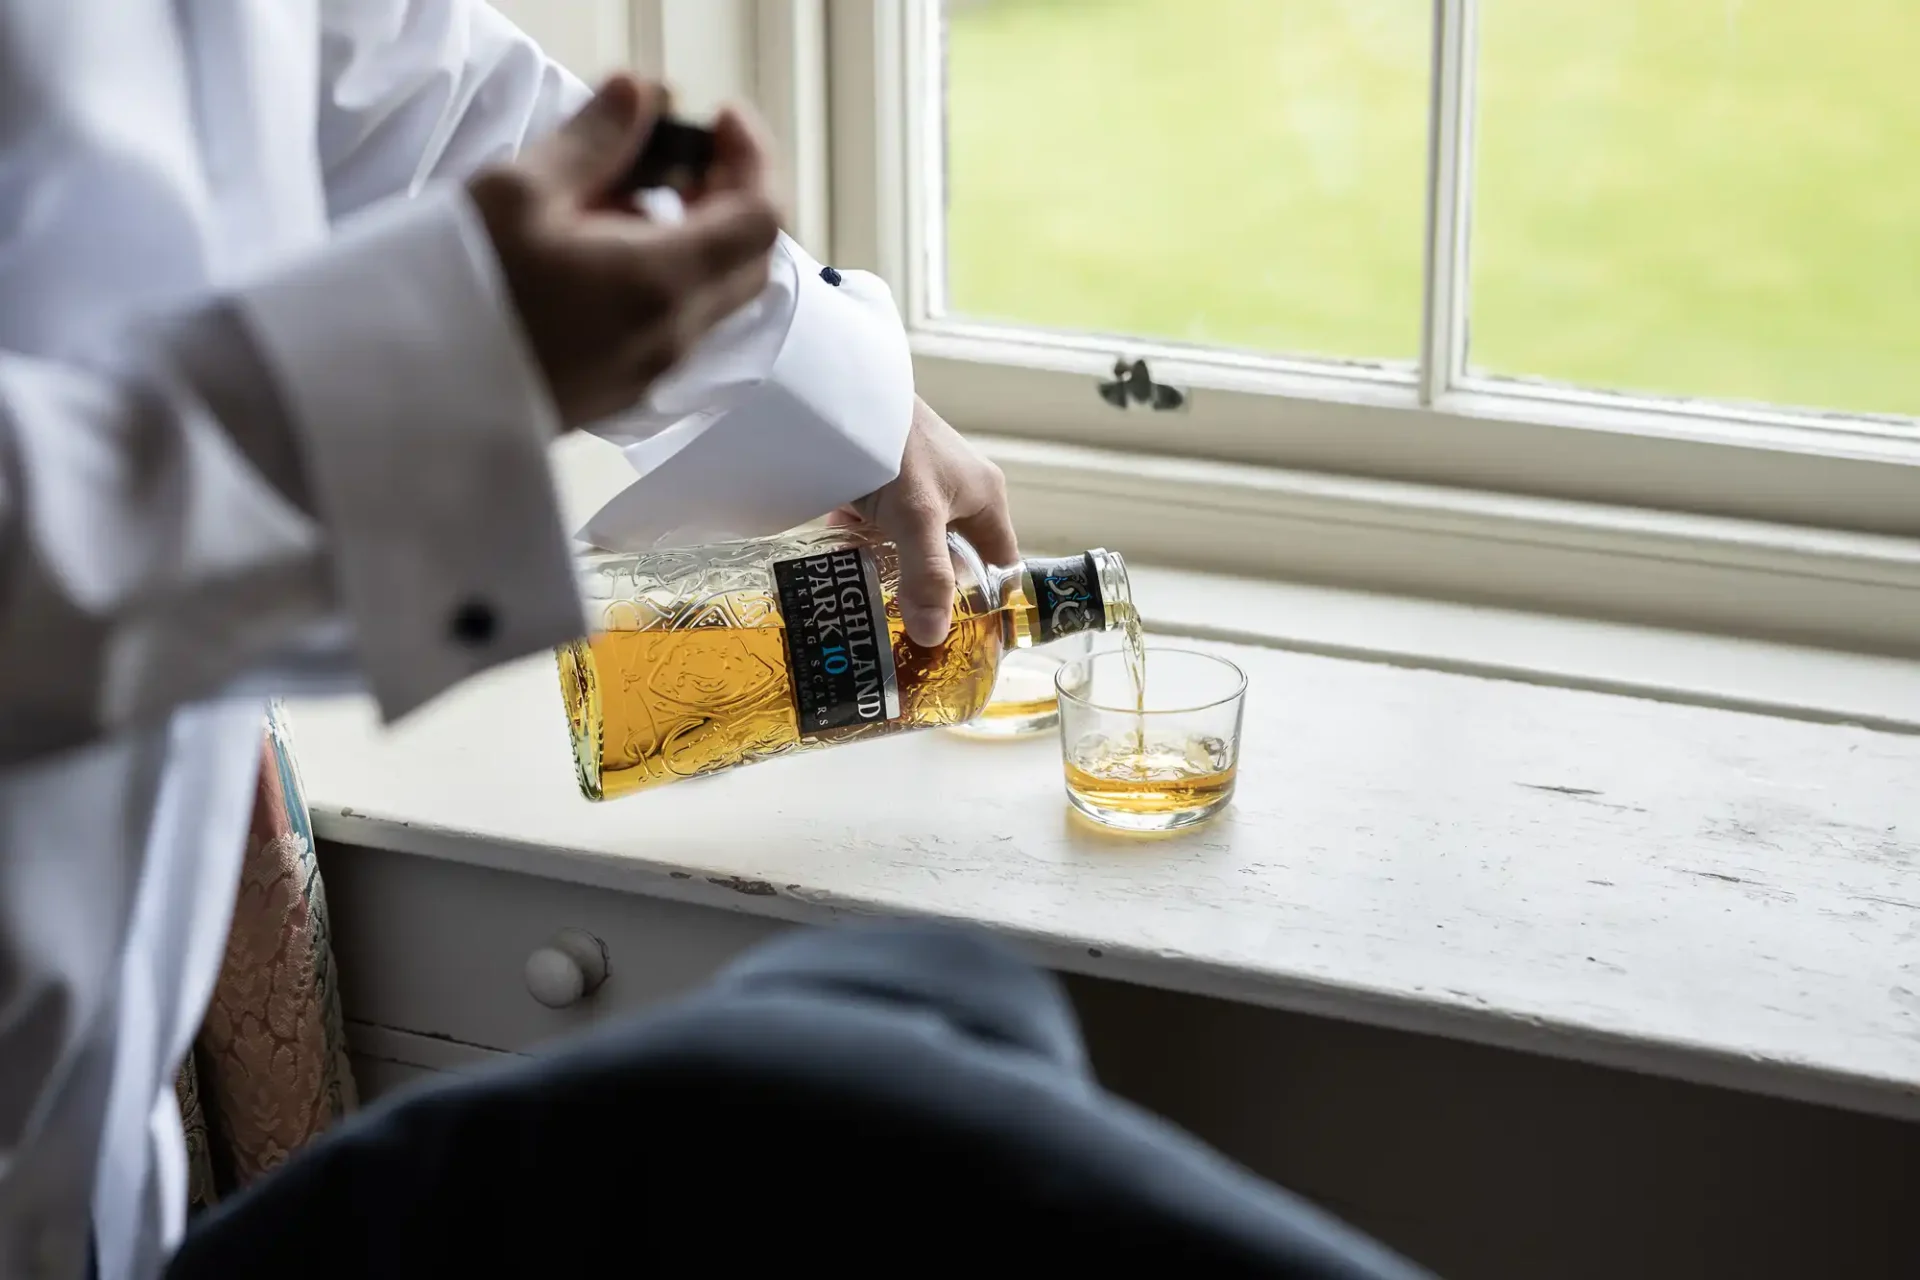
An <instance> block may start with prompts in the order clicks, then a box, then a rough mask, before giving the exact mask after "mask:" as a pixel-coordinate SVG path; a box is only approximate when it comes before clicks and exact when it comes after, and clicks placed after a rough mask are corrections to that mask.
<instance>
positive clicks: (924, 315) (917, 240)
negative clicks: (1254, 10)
mask: <svg viewBox="0 0 1920 1280" xmlns="http://www.w3.org/2000/svg"><path fill="white" fill-rule="evenodd" d="M936 4H937V0H829V4H828V17H829V22H828V27H829V38H828V41H827V50H826V57H827V63H828V65H827V67H826V68H825V69H823V70H822V72H821V73H820V74H824V75H825V76H826V78H827V79H828V81H829V83H830V89H831V95H830V96H831V109H830V113H829V119H830V127H831V130H832V137H831V148H830V150H831V167H832V183H831V186H832V229H833V235H832V251H833V253H834V255H835V257H836V259H837V260H838V261H841V262H842V263H845V264H848V265H853V266H858V267H863V268H866V269H868V270H872V271H875V272H876V273H878V274H879V275H881V276H882V277H883V278H885V279H886V280H887V281H888V282H889V284H890V285H891V286H892V287H893V288H894V290H895V296H896V297H897V298H898V299H899V300H900V303H901V308H902V313H903V315H904V317H905V319H906V322H907V326H908V332H909V335H910V339H911V344H912V348H913V351H914V355H915V363H916V372H917V374H918V377H919V382H920V386H921V388H922V391H923V394H924V395H925V396H926V398H927V399H928V401H929V402H930V403H934V404H936V405H937V407H939V408H940V410H941V412H942V413H944V414H946V415H947V416H948V417H949V419H951V420H952V421H954V422H955V424H956V425H958V426H961V427H962V428H963V429H970V430H975V431H984V432H990V433H994V434H1000V435H1009V436H1017V437H1022V438H1027V439H1033V440H1048V441H1056V442H1060V443H1063V444H1071V445H1082V446H1091V447H1096V448H1102V449H1117V450H1121V451H1128V452H1138V453H1141V454H1172V455H1175V456H1182V457H1194V458H1208V459H1214V460H1219V461H1228V462H1240V463H1250V464H1255V465H1260V466H1270V467H1281V468H1291V469H1303V470H1310V471H1331V472H1336V473H1340V474H1344V475H1351V476H1362V477H1374V478H1380V479H1391V480H1402V481H1411V482H1416V483H1427V484H1438V485H1446V486H1455V487H1465V488H1470V489H1482V490H1491V491H1499V492H1507V493H1524V494H1532V495H1538V496H1543V497H1554V498H1562V499H1569V500H1575V501H1583V502H1594V503H1605V504H1618V505H1628V506H1640V507H1652V508H1657V509H1661V510H1670V511H1689V512H1696V513H1702V514H1713V515H1722V516H1731V517H1737V518H1743V519H1750V520H1765V521H1778V522H1783V523H1789V524H1800V525H1811V526H1815V527H1819V528H1826V529H1848V530H1858V531H1868V532H1875V533H1882V534H1894V535H1904V534H1906V533H1908V532H1910V531H1911V530H1912V529H1913V528H1914V526H1915V524H1916V514H1920V425H1916V424H1915V423H1913V422H1910V421H1907V420H1903V419H1897V418H1885V419H1878V418H1872V417H1864V416H1859V415H1853V414H1840V413H1821V412H1815V411H1800V410H1791V409H1783V408H1777V407H1773V406H1746V405H1739V404H1730V403H1723V402H1713V401H1705V400H1686V399H1662V398H1654V397H1645V396H1633V395H1620V394H1612V393H1604V392H1597V391H1590V390H1583V389H1580V388H1573V387H1562V386H1558V385H1547V384H1533V383H1526V382H1516V381H1509V380H1505V379H1492V378H1486V377H1478V376H1474V375H1472V374H1470V373H1469V372H1468V371H1467V368H1466V360H1465V356H1466V351H1465V334H1466V325H1465V308H1466V305H1467V283H1468V273H1467V261H1468V250H1469V244H1468V233H1469V223H1470V218H1469V203H1470V199H1471V194H1472V193H1471V189H1470V188H1471V181H1470V174H1471V163H1472V152H1473V127H1472V126H1473V111H1472V93H1471V87H1472V80H1473V55H1474V48H1475V43H1476V42H1475V39H1474V30H1475V26H1476V19H1477V12H1478V8H1479V6H1478V4H1477V2H1476V0H1434V4H1433V17H1432V22H1433V33H1434V34H1433V46H1432V47H1433V76H1432V95H1431V96H1432V102H1431V106H1430V116H1429V147H1428V151H1429V165H1428V174H1427V183H1426V192H1427V195H1426V199H1427V210H1426V238H1427V245H1426V254H1425V260H1426V266H1425V275H1426V282H1425V288H1424V291H1423V295H1424V307H1423V310H1424V315H1423V317H1422V329H1421V332H1422V340H1421V360H1420V364H1419V367H1417V368H1411V369H1410V368H1406V367H1404V366H1400V367H1396V366H1393V365H1387V364H1378V365H1370V364H1365V363H1360V362H1355V363H1350V364H1335V363H1330V362H1321V361H1306V360H1297V359H1287V358H1284V357H1273V358H1268V357H1261V356H1253V355H1242V354H1235V353H1227V352H1220V353H1213V352H1203V351H1199V350H1195V349H1192V348H1186V347H1178V346H1172V345H1167V344H1160V343H1155V342H1152V341H1146V340H1140V339H1133V338H1124V337H1112V338H1081V337H1077V336H1067V335H1058V334H1049V333H1041V332H1037V331H1035V332H1028V331H1021V330H1017V329H1011V328H1006V327H1003V326H992V325H983V324H978V323H969V322H966V321H960V320H952V319H946V318H941V317H937V316H934V315H932V314H930V308H929V306H928V301H929V299H928V294H929V290H928V288H927V281H928V280H929V279H930V273H929V270H928V264H929V262H930V260H931V258H932V257H933V255H932V254H931V253H930V249H931V248H932V245H931V243H930V237H929V232H930V231H931V230H933V229H934V226H935V220H934V219H933V218H932V217H931V216H930V214H931V213H932V212H933V211H931V210H929V209H928V208H926V205H927V203H928V201H927V197H928V195H929V193H930V192H929V188H930V187H931V185H932V184H929V183H926V182H921V181H908V180H907V179H908V177H909V175H912V174H914V173H915V172H916V171H920V170H921V167H922V166H924V165H925V164H926V163H927V161H928V160H929V158H930V156H931V154H932V153H931V150H930V149H931V148H932V147H933V146H935V145H937V141H938V140H937V138H936V137H935V136H934V129H935V126H936V124H937V121H935V120H932V119H930V118H929V117H930V116H931V115H932V114H933V113H931V112H929V111H928V110H927V108H928V106H929V105H930V103H931V101H932V99H931V97H930V95H929V93H928V92H927V89H928V84H929V77H930V76H931V75H932V74H933V73H934V67H933V66H932V62H931V60H932V58H933V57H937V50H936V49H935V48H934V47H933V46H934V43H935V42H934V41H933V40H932V39H931V36H932V34H933V29H934V24H936V23H937V21H938V18H937V13H936V9H935V6H936ZM916 54H917V55H918V56H913V55H916ZM914 264H919V266H920V269H919V270H914V269H911V268H912V266H913V265H914ZM1122 355H1124V356H1125V357H1127V358H1128V359H1135V358H1144V359H1146V360H1147V361H1148V362H1149V365H1150V367H1151V368H1152V369H1153V371H1154V376H1155V378H1156V379H1157V380H1159V381H1162V382H1168V383H1171V384H1173V385H1175V386H1178V387H1181V388H1182V389H1183V390H1187V391H1189V392H1191V393H1192V394H1191V408H1190V409H1189V410H1186V411H1183V412H1180V413H1178V414H1173V415H1168V414H1153V413H1151V412H1148V411H1145V410H1127V411H1118V410H1115V409H1113V408H1111V407H1110V406H1108V405H1106V404H1105V403H1103V402H1102V401H1100V400H1099V398H1098V397H1097V395H1096V394H1095V383H1096V381H1097V380H1098V379H1100V378H1102V377H1109V376H1111V369H1112V365H1113V361H1114V359H1115V358H1116V357H1117V356H1122Z"/></svg>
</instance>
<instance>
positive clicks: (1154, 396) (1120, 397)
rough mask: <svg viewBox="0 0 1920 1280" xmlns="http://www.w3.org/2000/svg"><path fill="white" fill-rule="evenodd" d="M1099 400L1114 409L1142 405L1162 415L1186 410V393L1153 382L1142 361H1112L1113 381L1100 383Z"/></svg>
mask: <svg viewBox="0 0 1920 1280" xmlns="http://www.w3.org/2000/svg"><path fill="white" fill-rule="evenodd" d="M1100 398H1101V399H1102V400H1105V401H1106V402H1107V403H1108V404H1110V405H1112V406H1113V407H1114V408H1116V409H1127V408H1131V407H1132V406H1133V405H1136V404H1144V405H1147V406H1149V407H1151V408H1152V409H1154V410H1155V411H1156V412H1160V413H1165V412H1167V411H1169V410H1172V409H1182V408H1185V407H1186V403H1187V393H1186V392H1184V391H1182V390H1180V388H1178V387H1170V386H1168V385H1167V384H1166V383H1164V382H1155V381H1154V380H1153V374H1151V373H1150V372H1148V371H1147V362H1146V361H1145V360H1134V361H1132V362H1129V361H1128V360H1127V358H1126V357H1125V356H1122V357H1121V358H1120V359H1118V360H1116V361H1114V362H1113V381H1112V382H1102V383H1101V384H1100Z"/></svg>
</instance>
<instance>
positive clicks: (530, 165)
mask: <svg viewBox="0 0 1920 1280" xmlns="http://www.w3.org/2000/svg"><path fill="white" fill-rule="evenodd" d="M663 103H664V94H663V92H662V91H661V90H660V89H659V88H658V87H657V86H652V85H642V84H640V83H639V82H638V81H636V80H634V79H633V78H632V77H631V76H624V75H621V76H614V77H613V78H612V79H610V80H608V81H607V82H606V84H604V85H602V86H601V88H600V91H599V93H597V94H595V95H594V98H593V100H592V101H591V102H589V103H588V104H587V105H586V106H584V107H582V108H581V109H580V113H579V114H578V115H576V116H574V118H573V119H571V120H569V121H568V122H567V123H566V124H565V125H564V126H562V127H561V128H560V130H559V131H558V132H557V133H555V134H554V135H553V136H552V137H550V138H548V139H546V140H545V141H543V142H540V143H538V144H536V145H534V146H531V147H528V148H527V149H526V150H525V151H524V152H522V153H521V155H520V157H519V159H517V160H516V161H514V162H513V163H512V164H506V165H499V166H495V167H493V168H490V169H487V170H484V171H482V172H481V173H479V174H477V175H476V176H475V177H474V178H473V180H472V181H471V182H469V183H468V184H467V190H468V193H469V194H470V196H471V197H472V199H473V203H474V206H475V207H476V208H477V209H478V210H479V212H480V217H481V220H482V221H483V222H484V223H485V224H486V228H487V233H488V235H489V236H491V237H492V239H493V247H494V251H495V252H496V253H497V254H498V256H499V259H500V266H501V270H502V271H503V273H504V274H505V276H506V281H507V288H508V290H509V291H510V292H511V293H512V295H513V302H514V307H515V310H517V311H518V312H519V315H520V322H521V324H522V326H523V327H524V328H525V329H526V333H527V338H528V341H529V342H530V343H531V345H532V347H533V353H534V356H535V357H536V358H537V359H538V360H539V362H540V367H541V370H542V372H544V373H545V375H546V379H547V386H548V389H549V390H550V391H551V393H552V395H553V400H554V403H555V404H556V405H557V406H558V407H559V410H560V417H561V420H562V421H563V422H565V424H566V425H567V426H569V427H574V426H579V425H581V424H583V423H587V422H592V421H594V420H596V419H598V418H604V417H606V416H608V415H609V414H613V413H617V412H619V411H620V410H622V409H626V408H630V407H631V406H632V405H633V404H634V403H635V402H636V401H638V400H639V399H640V397H641V395H642V394H643V393H644V392H645V391H646V389H647V388H648V386H649V385H651V384H652V382H653V381H654V379H656V378H658V377H659V376H660V375H661V374H662V373H664V372H666V371H667V369H668V368H670V367H671V366H672V365H673V364H674V363H675V362H677V361H678V360H679V359H680V358H681V357H682V356H684V355H685V354H686V353H687V351H688V350H689V349H690V348H691V347H692V346H693V344H694V343H695V342H697V341H698V340H699V339H700V338H701V337H702V336H703V335H704V334H706V332H707V331H708V330H710V329H712V328H713V326H714V325H716V324H718V323H719V322H720V321H721V320H723V319H725V318H726V317H727V316H728V315H730V314H732V313H733V312H734V311H736V310H738V309H739V308H740V307H742V306H744V305H746V304H747V303H748V302H751V301H752V300H753V299H754V298H755V297H757V296H759V294H760V291H761V290H762V289H764V288H765V287H766V284H767V272H768V265H769V258H768V253H769V251H770V250H771V249H772V247H773V243H774V239H775V237H776V236H777V235H778V234H779V230H780V215H779V211H778V210H777V209H776V208H775V205H774V202H773V200H772V198H771V196H770V195H769V194H768V192H767V189H766V183H767V177H766V175H767V171H768V169H769V165H768V164H767V162H766V155H765V150H764V147H763V145H762V143H761V142H760V139H759V136H758V134H757V132H756V131H755V130H754V128H753V127H752V125H751V124H750V123H749V122H748V121H747V120H746V119H745V118H744V117H743V116H741V115H739V114H737V113H730V112H729V113H722V115H721V117H720V118H719V120H718V121H717V122H716V125H715V132H716V133H717V134H718V135H719V138H718V147H717V151H718V159H719V161H720V163H719V165H718V172H717V174H716V175H715V176H716V178H717V180H715V181H711V182H709V183H708V184H707V187H706V189H705V190H703V191H702V192H700V193H699V195H698V197H697V198H696V199H694V200H693V201H692V202H691V203H689V205H688V206H687V216H686V219H685V221H683V222H679V223H674V224H663V223H657V222H651V221H648V220H647V219H645V218H643V217H640V216H638V215H637V214H636V213H635V212H633V211H632V210H631V209H630V208H627V207H625V205H624V203H623V202H622V201H620V200H617V199H616V198H615V192H614V187H615V184H617V183H618V182H619V181H620V179H621V178H622V177H623V176H624V175H625V173H626V171H627V168H628V166H629V165H631V164H632V163H633V160H634V157H635V156H636V155H638V154H639V151H640V144H641V143H642V142H643V141H644V140H645V139H646V136H647V131H648V130H650V129H651V128H652V127H653V122H654V120H655V119H656V118H657V117H658V116H659V114H660V111H661V108H662V105H663Z"/></svg>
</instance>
